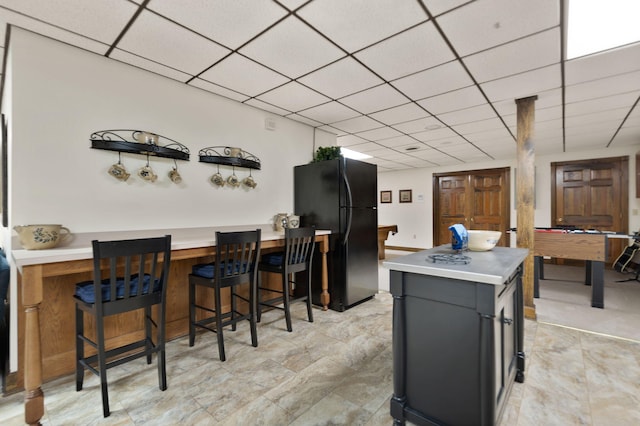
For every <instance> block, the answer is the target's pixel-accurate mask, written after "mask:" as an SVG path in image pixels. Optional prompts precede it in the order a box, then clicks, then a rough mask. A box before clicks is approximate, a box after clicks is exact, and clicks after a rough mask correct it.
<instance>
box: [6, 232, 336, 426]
mask: <svg viewBox="0 0 640 426" xmlns="http://www.w3.org/2000/svg"><path fill="white" fill-rule="evenodd" d="M257 228H260V229H261V230H262V236H261V238H262V244H261V245H262V249H263V250H270V249H277V248H279V247H283V246H284V232H283V231H279V232H278V231H273V229H272V226H271V225H242V226H224V227H202V228H179V229H158V230H142V231H113V232H96V233H79V234H74V236H73V239H72V240H71V241H69V242H68V243H65V244H63V245H61V246H59V247H56V248H53V249H49V250H23V249H20V250H12V256H13V260H14V262H15V264H16V266H17V268H18V272H19V276H18V289H19V291H18V302H19V305H22V307H23V308H24V309H23V311H19V314H18V353H19V358H18V371H17V373H14V374H13V377H12V383H13V386H14V388H20V387H22V383H24V388H25V421H26V423H28V424H38V423H39V421H40V418H41V417H42V415H43V414H44V395H43V393H42V389H41V385H42V382H43V380H48V379H52V378H55V377H59V376H61V375H64V374H69V373H71V372H73V371H74V368H75V358H74V357H75V336H74V330H75V314H74V312H75V311H74V300H73V297H72V296H73V294H74V290H75V284H76V283H78V282H81V281H86V280H91V279H92V276H93V274H92V272H93V253H92V248H91V241H92V240H94V239H97V240H118V239H129V238H148V237H158V236H163V235H166V234H170V235H171V236H172V240H171V249H172V252H171V272H170V277H169V287H168V288H167V314H166V321H167V325H166V330H167V331H166V332H167V338H168V339H169V338H175V337H178V336H182V335H186V334H187V332H188V316H189V310H188V291H187V277H188V274H189V273H190V272H191V267H192V266H193V265H194V264H196V263H203V262H211V261H213V260H214V255H215V244H216V242H215V233H216V231H221V232H232V231H245V230H251V229H257ZM328 234H330V231H322V230H318V231H316V241H317V242H318V245H319V251H320V252H321V253H322V297H321V302H322V304H323V306H324V309H325V310H326V309H327V305H328V304H329V293H328V291H327V289H328V281H327V276H328V274H327V263H326V254H327V252H328V250H329V245H328V238H327V236H328ZM13 247H19V244H18V242H17V239H14V241H13ZM136 314H137V313H136V312H131V313H126V314H122V315H118V316H117V317H118V318H109V319H108V320H109V321H105V328H106V331H105V334H106V335H107V339H112V341H114V342H115V341H120V340H127V339H131V340H134V338H135V339H137V338H139V336H140V335H141V334H142V332H143V331H142V327H141V326H142V324H141V321H139V320H138V317H136V316H135V315H136ZM107 345H109V341H108V342H107Z"/></svg>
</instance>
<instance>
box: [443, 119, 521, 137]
mask: <svg viewBox="0 0 640 426" xmlns="http://www.w3.org/2000/svg"><path fill="white" fill-rule="evenodd" d="M452 127H453V130H455V131H456V132H458V133H460V134H461V135H463V136H466V135H469V134H474V133H478V132H486V131H489V130H496V129H497V130H504V131H505V132H507V130H506V129H507V128H506V127H505V126H504V124H502V122H501V121H500V120H499V119H497V118H491V119H488V120H480V121H473V122H471V123H463V124H457V125H455V126H452ZM508 135H509V134H508V132H507V133H506V136H508ZM467 139H468V138H467Z"/></svg>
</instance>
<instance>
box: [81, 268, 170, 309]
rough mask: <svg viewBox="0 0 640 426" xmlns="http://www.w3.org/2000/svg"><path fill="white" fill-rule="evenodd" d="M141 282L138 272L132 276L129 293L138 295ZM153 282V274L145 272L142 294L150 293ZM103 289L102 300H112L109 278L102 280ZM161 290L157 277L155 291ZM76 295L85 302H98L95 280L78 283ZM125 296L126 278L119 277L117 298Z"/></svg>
mask: <svg viewBox="0 0 640 426" xmlns="http://www.w3.org/2000/svg"><path fill="white" fill-rule="evenodd" d="M139 282H140V279H139V276H138V274H135V275H132V276H131V281H130V282H129V294H131V295H136V294H137V293H138V283H139ZM150 282H151V276H150V275H149V274H144V276H143V277H142V294H148V293H149V283H150ZM100 287H101V290H102V300H103V301H108V300H111V284H110V282H109V278H106V279H104V280H102V283H101V285H100ZM159 290H160V280H159V279H156V280H155V282H154V285H153V292H154V293H155V292H156V291H159ZM76 296H78V297H79V298H80V299H82V301H84V302H85V303H96V295H95V292H94V286H93V281H84V282H81V283H78V284H76ZM122 298H124V278H118V279H117V280H116V299H122Z"/></svg>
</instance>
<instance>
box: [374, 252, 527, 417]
mask: <svg viewBox="0 0 640 426" xmlns="http://www.w3.org/2000/svg"><path fill="white" fill-rule="evenodd" d="M447 252H448V253H450V252H451V250H450V246H441V247H437V248H435V249H430V250H427V251H423V252H420V253H414V254H411V255H409V256H404V257H401V258H397V259H395V260H392V261H388V262H385V266H386V267H387V268H389V269H390V270H391V271H390V274H391V275H390V288H391V293H392V295H393V370H394V371H393V376H394V378H393V380H394V389H393V390H394V394H393V397H392V398H391V415H392V416H393V418H394V424H404V423H405V421H406V420H408V421H410V422H412V423H414V424H418V425H454V426H464V425H469V426H478V425H496V424H498V423H499V422H500V418H501V416H502V413H503V411H504V407H505V404H506V401H507V399H508V397H509V393H510V391H511V387H512V386H513V383H514V381H518V382H523V381H524V361H525V356H524V352H523V331H524V330H523V325H524V315H523V294H522V261H523V260H524V258H525V257H526V255H527V250H524V249H511V248H504V247H496V248H494V249H493V250H492V251H491V252H481V253H480V252H479V253H465V255H467V256H468V257H469V258H471V263H469V264H467V265H449V264H434V263H432V262H431V261H430V260H429V257H428V256H429V254H431V253H447ZM492 260H496V262H497V263H493V264H489V263H487V262H491V261H492Z"/></svg>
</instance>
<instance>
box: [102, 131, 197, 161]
mask: <svg viewBox="0 0 640 426" xmlns="http://www.w3.org/2000/svg"><path fill="white" fill-rule="evenodd" d="M90 139H91V148H95V149H105V150H107V151H117V152H127V153H130V154H141V155H154V156H156V157H164V158H173V159H174V160H185V161H189V148H187V147H186V146H184V145H182V144H181V143H179V142H176V141H174V140H173V139H169V138H167V137H165V136H160V135H157V134H154V133H150V132H145V131H142V130H99V131H97V132H93V133H92V134H91V137H90ZM164 141H169V143H166V144H164V145H159V144H158V142H163V143H164ZM201 161H202V160H201Z"/></svg>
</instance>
